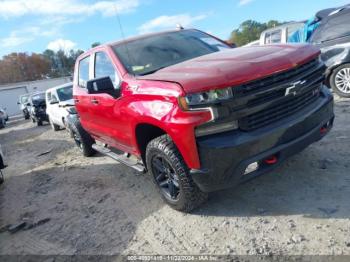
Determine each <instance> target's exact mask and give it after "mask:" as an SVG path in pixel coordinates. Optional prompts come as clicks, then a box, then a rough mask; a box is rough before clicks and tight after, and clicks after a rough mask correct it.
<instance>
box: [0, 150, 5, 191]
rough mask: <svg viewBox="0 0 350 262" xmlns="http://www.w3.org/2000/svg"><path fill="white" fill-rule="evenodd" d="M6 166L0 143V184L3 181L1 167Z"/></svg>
mask: <svg viewBox="0 0 350 262" xmlns="http://www.w3.org/2000/svg"><path fill="white" fill-rule="evenodd" d="M5 167H6V165H5V160H4V154H3V152H2V148H1V145H0V184H2V183H3V182H4V175H3V173H2V169H4V168H5Z"/></svg>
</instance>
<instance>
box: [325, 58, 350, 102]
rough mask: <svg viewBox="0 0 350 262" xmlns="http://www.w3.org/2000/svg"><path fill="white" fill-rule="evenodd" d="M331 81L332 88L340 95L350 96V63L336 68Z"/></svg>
mask: <svg viewBox="0 0 350 262" xmlns="http://www.w3.org/2000/svg"><path fill="white" fill-rule="evenodd" d="M329 81H330V85H331V87H332V89H333V90H334V92H336V93H337V94H338V95H339V96H342V97H350V64H344V65H341V66H339V67H337V68H336V69H334V71H333V73H332V75H331V77H330V79H329Z"/></svg>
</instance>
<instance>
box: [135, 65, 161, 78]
mask: <svg viewBox="0 0 350 262" xmlns="http://www.w3.org/2000/svg"><path fill="white" fill-rule="evenodd" d="M166 67H167V66H161V67H158V68H157V69H153V70H150V71H147V72H144V73H141V74H139V76H144V75H149V74H153V73H155V72H157V71H159V70H161V69H163V68H166Z"/></svg>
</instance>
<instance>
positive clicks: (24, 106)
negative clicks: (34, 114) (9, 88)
mask: <svg viewBox="0 0 350 262" xmlns="http://www.w3.org/2000/svg"><path fill="white" fill-rule="evenodd" d="M29 96H30V94H25V95H21V96H20V97H19V99H18V102H17V104H18V105H19V107H20V109H21V111H22V114H23V116H24V119H29V118H30V114H29V110H28V102H29V101H28V100H29Z"/></svg>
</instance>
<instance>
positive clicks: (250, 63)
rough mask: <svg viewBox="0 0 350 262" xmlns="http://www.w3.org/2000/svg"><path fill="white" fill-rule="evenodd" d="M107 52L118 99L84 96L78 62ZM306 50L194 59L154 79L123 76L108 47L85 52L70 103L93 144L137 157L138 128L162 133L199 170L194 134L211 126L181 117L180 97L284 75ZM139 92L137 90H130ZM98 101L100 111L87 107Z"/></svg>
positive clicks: (199, 118)
mask: <svg viewBox="0 0 350 262" xmlns="http://www.w3.org/2000/svg"><path fill="white" fill-rule="evenodd" d="M96 51H105V52H106V53H107V54H108V55H109V56H110V59H111V60H112V62H113V64H114V66H115V69H116V70H117V71H118V72H119V75H120V78H121V79H122V81H123V83H122V87H121V89H122V90H121V96H120V97H119V98H117V99H114V98H113V97H111V96H110V95H107V94H95V95H89V94H87V90H86V89H84V88H81V87H79V86H78V76H77V72H78V70H77V69H78V63H79V60H81V59H82V58H84V57H86V56H87V55H91V54H93V53H94V52H96ZM318 54H319V50H318V49H317V48H315V47H313V46H309V45H299V46H298V45H296V46H281V45H274V46H263V47H248V48H237V49H232V50H228V51H223V52H217V53H213V54H210V55H206V56H202V57H198V58H195V59H192V60H189V61H186V62H183V63H180V64H177V65H174V66H171V67H168V68H165V69H162V70H160V71H158V72H156V73H154V74H151V75H147V76H143V77H136V78H135V77H134V76H131V75H129V74H128V73H127V71H126V70H125V68H124V67H123V66H122V64H121V63H120V61H119V60H118V58H117V57H116V56H115V54H114V52H113V51H112V49H111V46H110V45H102V46H100V47H97V48H94V49H91V50H89V51H88V52H86V53H84V54H83V55H81V56H80V57H79V58H78V59H77V63H76V70H75V75H74V76H75V77H74V98H75V100H76V101H78V102H77V103H76V107H77V111H78V113H79V115H80V118H81V123H82V125H83V127H84V128H85V129H86V130H87V131H88V132H89V133H91V134H92V135H93V136H94V137H95V138H97V139H98V140H101V141H102V142H105V143H108V144H109V145H111V146H114V147H116V148H119V149H121V150H123V151H126V152H128V153H131V154H135V155H138V156H139V155H140V150H139V148H138V144H137V140H136V134H135V130H136V127H137V126H138V125H140V124H150V125H154V126H156V127H159V128H161V129H162V130H164V132H166V133H167V134H168V135H170V137H171V138H172V139H173V141H174V143H175V144H176V146H177V148H178V149H179V151H180V153H181V154H182V156H183V158H184V160H185V162H186V164H187V165H188V167H189V168H195V169H199V168H200V161H199V156H198V152H197V146H196V139H195V135H194V128H195V127H196V126H198V125H200V124H202V123H205V122H208V121H210V120H211V113H210V112H209V111H206V110H203V111H196V112H194V111H192V112H189V111H183V110H182V109H180V107H179V105H178V101H177V99H178V97H179V96H184V95H185V94H186V93H194V92H199V91H205V90H210V89H213V88H225V87H229V86H235V85H239V84H242V83H245V82H249V81H252V80H255V79H258V78H262V77H266V76H268V75H271V74H274V73H277V72H280V71H284V70H288V69H290V68H292V67H294V66H297V65H298V64H302V63H305V62H307V61H308V60H310V59H312V58H314V57H316V56H317V55H318ZM135 86H137V88H134V87H135ZM92 99H96V100H98V101H99V104H98V105H94V104H92V103H91V100H92Z"/></svg>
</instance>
